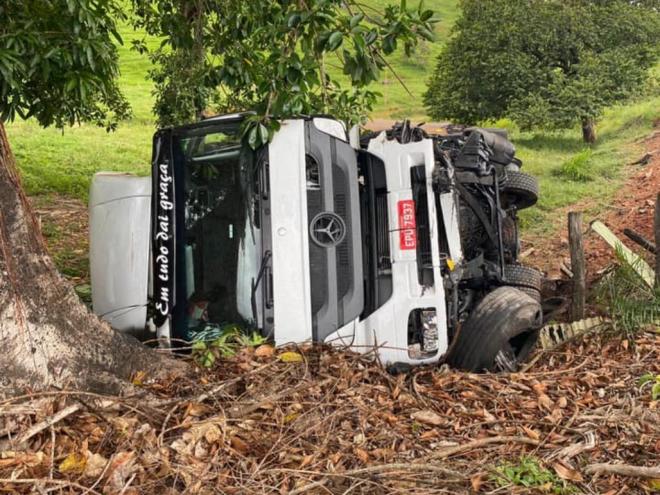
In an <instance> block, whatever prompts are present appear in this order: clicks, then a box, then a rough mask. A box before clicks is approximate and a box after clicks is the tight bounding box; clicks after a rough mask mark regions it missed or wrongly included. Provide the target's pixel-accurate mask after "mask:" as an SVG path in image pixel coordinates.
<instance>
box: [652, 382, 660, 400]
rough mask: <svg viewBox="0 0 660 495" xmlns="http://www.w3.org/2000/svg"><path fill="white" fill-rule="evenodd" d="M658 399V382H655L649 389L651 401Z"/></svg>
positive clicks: (659, 395)
mask: <svg viewBox="0 0 660 495" xmlns="http://www.w3.org/2000/svg"><path fill="white" fill-rule="evenodd" d="M659 398H660V382H656V383H655V384H654V385H653V387H652V388H651V399H652V400H658V399H659Z"/></svg>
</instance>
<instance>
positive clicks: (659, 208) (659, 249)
mask: <svg viewBox="0 0 660 495" xmlns="http://www.w3.org/2000/svg"><path fill="white" fill-rule="evenodd" d="M653 227H654V230H655V286H656V287H657V288H660V192H659V193H658V196H657V197H656V198H655V222H654V225H653Z"/></svg>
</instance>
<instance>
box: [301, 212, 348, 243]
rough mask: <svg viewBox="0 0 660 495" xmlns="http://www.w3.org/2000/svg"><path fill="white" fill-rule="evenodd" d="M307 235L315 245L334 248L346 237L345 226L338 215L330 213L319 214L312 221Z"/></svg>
mask: <svg viewBox="0 0 660 495" xmlns="http://www.w3.org/2000/svg"><path fill="white" fill-rule="evenodd" d="M309 230H310V232H309V235H310V237H311V238H312V241H314V243H315V244H317V245H319V246H321V247H324V248H331V247H335V246H336V245H337V244H339V243H340V242H341V241H343V240H344V237H345V236H346V224H345V223H344V220H342V218H341V217H340V216H339V215H336V214H335V213H331V212H323V213H319V214H318V215H316V216H315V217H314V218H313V219H312V223H311V224H310V226H309Z"/></svg>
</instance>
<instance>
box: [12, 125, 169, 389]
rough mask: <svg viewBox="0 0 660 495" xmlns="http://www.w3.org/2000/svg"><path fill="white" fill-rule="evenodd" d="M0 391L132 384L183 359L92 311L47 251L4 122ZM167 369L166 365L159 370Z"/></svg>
mask: <svg viewBox="0 0 660 495" xmlns="http://www.w3.org/2000/svg"><path fill="white" fill-rule="evenodd" d="M0 341H1V342H2V344H1V345H2V352H1V353H0V396H7V395H11V394H16V393H21V392H23V391H25V390H34V389H35V388H46V387H60V388H69V389H72V388H75V389H81V390H89V391H95V392H101V393H121V392H122V391H124V390H126V389H127V388H130V382H128V380H129V379H130V377H131V375H132V374H134V373H135V372H137V371H145V372H146V373H147V374H148V375H150V376H157V374H159V373H163V372H167V371H175V370H179V369H181V366H182V365H181V364H180V363H179V362H177V361H175V360H174V359H172V358H169V357H164V356H163V355H162V354H159V353H157V352H156V351H154V350H151V349H148V348H146V347H145V346H143V345H142V344H140V343H139V342H138V341H137V340H136V339H134V338H132V337H129V336H126V335H123V334H120V333H119V332H115V331H113V330H112V329H111V328H110V327H109V326H108V325H107V324H105V323H103V322H101V321H100V320H99V319H98V318H97V317H96V316H95V315H93V314H92V313H90V312H89V311H88V310H87V308H86V307H85V305H84V304H82V302H81V301H80V300H79V299H78V297H77V296H76V294H75V292H74V291H73V288H72V287H71V286H70V284H69V283H68V282H67V281H66V280H65V279H64V278H63V277H62V276H61V275H60V274H59V272H58V271H57V269H56V268H55V265H54V264H53V262H52V261H51V259H50V257H49V256H48V252H47V250H46V247H45V244H44V241H43V238H42V236H41V230H40V228H39V224H38V221H37V219H36V217H35V216H34V213H33V212H32V208H31V207H30V204H29V202H28V200H27V197H26V196H25V194H24V192H23V190H22V188H21V183H20V179H19V176H18V171H17V169H16V163H15V160H14V157H13V155H12V153H11V148H10V146H9V142H8V139H7V135H6V132H5V128H4V126H3V125H2V122H0ZM159 370H162V371H159Z"/></svg>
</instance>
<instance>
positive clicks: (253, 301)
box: [250, 251, 272, 326]
mask: <svg viewBox="0 0 660 495" xmlns="http://www.w3.org/2000/svg"><path fill="white" fill-rule="evenodd" d="M271 255H272V253H271V252H270V251H266V252H265V253H264V255H263V257H262V258H261V265H260V266H259V272H258V273H257V279H256V280H255V279H254V278H253V279H252V293H251V294H250V303H251V304H252V318H253V319H254V325H255V326H259V321H258V314H257V289H258V288H259V284H260V283H261V280H262V279H263V278H264V272H265V271H266V268H267V266H268V261H269V260H270V258H271Z"/></svg>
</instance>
